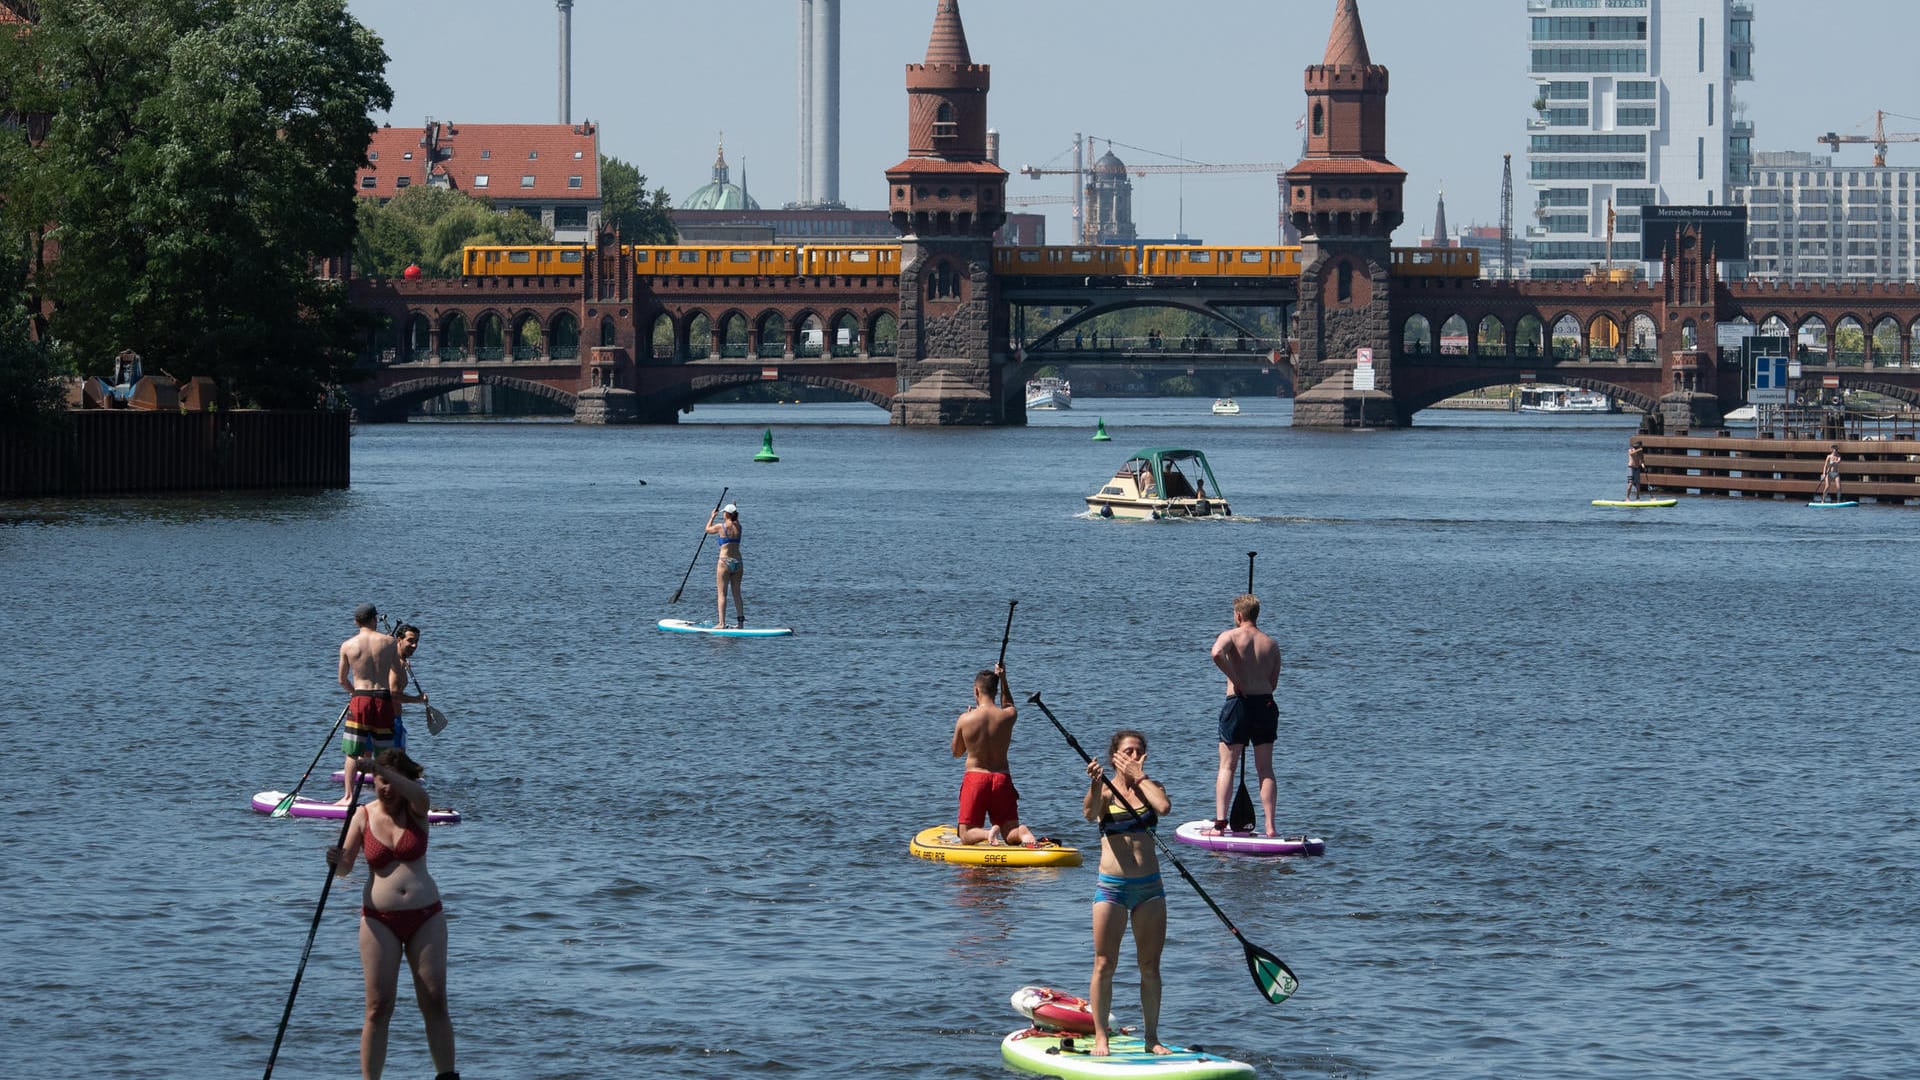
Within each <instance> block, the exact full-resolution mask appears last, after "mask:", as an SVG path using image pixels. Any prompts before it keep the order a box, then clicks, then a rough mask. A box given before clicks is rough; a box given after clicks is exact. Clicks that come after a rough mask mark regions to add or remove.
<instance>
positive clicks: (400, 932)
mask: <svg viewBox="0 0 1920 1080" xmlns="http://www.w3.org/2000/svg"><path fill="white" fill-rule="evenodd" d="M440 911H441V907H440V901H438V900H435V901H434V902H433V903H431V904H428V905H427V906H426V907H417V908H401V909H400V910H399V911H381V910H379V909H378V908H370V907H362V908H361V909H360V914H362V915H365V916H366V917H367V918H369V919H372V920H373V921H374V922H377V923H379V924H380V925H381V926H384V927H386V928H387V929H389V930H391V931H393V936H394V937H396V938H399V939H400V944H402V945H405V944H406V943H407V942H408V941H410V940H412V938H413V935H415V934H417V933H419V932H420V928H421V927H422V926H425V925H427V920H428V919H431V918H433V917H434V916H435V915H438V914H440Z"/></svg>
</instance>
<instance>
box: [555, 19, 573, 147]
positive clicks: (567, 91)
mask: <svg viewBox="0 0 1920 1080" xmlns="http://www.w3.org/2000/svg"><path fill="white" fill-rule="evenodd" d="M554 3H555V4H556V5H557V6H558V7H559V9H560V122H561V123H563V124H571V123H573V0H554Z"/></svg>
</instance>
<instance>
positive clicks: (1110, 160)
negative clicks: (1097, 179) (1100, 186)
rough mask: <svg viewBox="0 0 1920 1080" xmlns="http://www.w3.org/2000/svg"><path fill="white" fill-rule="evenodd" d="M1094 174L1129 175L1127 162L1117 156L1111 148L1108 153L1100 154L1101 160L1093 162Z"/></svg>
mask: <svg viewBox="0 0 1920 1080" xmlns="http://www.w3.org/2000/svg"><path fill="white" fill-rule="evenodd" d="M1093 175H1095V176H1125V175H1127V165H1126V162H1123V161H1121V160H1120V159H1119V158H1117V157H1115V156H1114V154H1113V151H1112V150H1111V149H1109V150H1108V151H1107V152H1106V153H1104V154H1102V155H1100V160H1099V161H1096V162H1094V163H1093Z"/></svg>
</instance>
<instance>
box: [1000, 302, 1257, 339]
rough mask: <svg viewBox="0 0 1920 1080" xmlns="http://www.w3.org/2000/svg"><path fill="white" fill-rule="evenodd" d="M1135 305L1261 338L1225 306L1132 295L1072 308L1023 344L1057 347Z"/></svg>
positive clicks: (1031, 305)
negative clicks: (1104, 317)
mask: <svg viewBox="0 0 1920 1080" xmlns="http://www.w3.org/2000/svg"><path fill="white" fill-rule="evenodd" d="M1025 306H1029V307H1037V306H1041V305H1039V304H1036V303H1028V304H1026V305H1025ZM1246 306H1248V307H1260V306H1266V307H1289V308H1290V307H1291V306H1292V305H1291V304H1286V305H1275V304H1269V305H1258V304H1249V305H1246ZM1137 308H1158V309H1164V310H1168V311H1184V312H1187V313H1188V314H1190V315H1198V316H1200V317H1201V318H1203V319H1214V320H1217V321H1219V322H1221V323H1224V324H1226V325H1227V326H1228V327H1231V328H1232V329H1233V331H1234V332H1235V333H1236V334H1239V335H1241V336H1243V337H1246V338H1248V339H1249V340H1253V341H1259V340H1262V339H1263V337H1262V334H1261V332H1260V329H1259V328H1258V327H1257V326H1254V325H1252V324H1251V323H1249V322H1248V321H1247V320H1245V319H1242V318H1240V317H1238V316H1236V315H1233V314H1232V313H1231V312H1230V311H1229V309H1227V308H1223V307H1219V306H1216V305H1214V304H1211V303H1205V302H1197V301H1185V300H1175V299H1170V298H1166V297H1141V298H1134V299H1122V300H1115V301H1111V302H1108V303H1097V302H1096V303H1092V304H1088V305H1087V306H1085V307H1083V308H1081V309H1079V310H1078V311H1075V312H1074V313H1073V314H1071V315H1068V316H1067V317H1066V318H1065V319H1062V320H1061V321H1060V322H1059V323H1058V324H1057V325H1055V326H1054V328H1053V329H1051V330H1049V331H1047V332H1046V333H1044V334H1041V335H1040V336H1039V337H1036V338H1034V339H1033V340H1031V341H1028V342H1027V343H1026V350H1027V351H1028V352H1029V353H1035V352H1039V351H1041V350H1042V349H1051V348H1055V347H1057V346H1056V342H1059V341H1062V340H1069V341H1070V340H1071V339H1072V337H1073V334H1074V331H1076V330H1084V329H1085V328H1086V325H1087V324H1088V323H1090V322H1092V321H1093V320H1095V319H1097V318H1099V317H1100V316H1102V315H1108V314H1112V313H1113V312H1116V311H1128V310H1132V309H1137Z"/></svg>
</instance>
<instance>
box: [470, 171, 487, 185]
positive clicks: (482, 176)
mask: <svg viewBox="0 0 1920 1080" xmlns="http://www.w3.org/2000/svg"><path fill="white" fill-rule="evenodd" d="M473 186H474V187H486V186H487V174H486V173H479V174H477V175H476V176H474V178H473Z"/></svg>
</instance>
